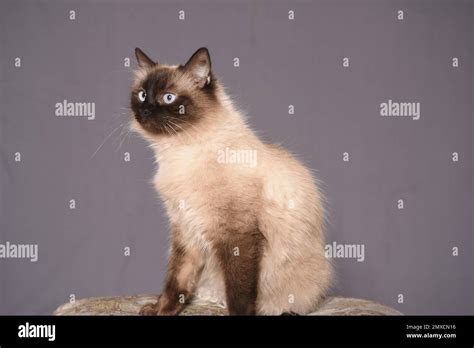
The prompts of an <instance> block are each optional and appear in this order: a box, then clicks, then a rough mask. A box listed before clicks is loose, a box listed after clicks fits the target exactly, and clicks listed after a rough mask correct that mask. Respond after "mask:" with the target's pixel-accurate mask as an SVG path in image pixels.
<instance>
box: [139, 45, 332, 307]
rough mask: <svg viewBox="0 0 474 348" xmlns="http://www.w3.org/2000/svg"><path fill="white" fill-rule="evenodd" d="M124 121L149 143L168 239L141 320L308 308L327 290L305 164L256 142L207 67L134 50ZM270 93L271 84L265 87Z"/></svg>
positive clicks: (197, 58)
mask: <svg viewBox="0 0 474 348" xmlns="http://www.w3.org/2000/svg"><path fill="white" fill-rule="evenodd" d="M135 54H136V58H137V61H138V68H137V69H136V71H135V78H134V82H133V86H132V92H131V110H132V112H133V117H132V121H131V128H132V129H133V130H135V131H137V132H138V133H140V134H141V135H142V136H143V137H144V138H145V139H146V140H148V141H149V143H150V145H151V148H152V149H153V151H154V153H155V156H156V160H157V163H158V164H159V168H158V170H157V173H156V175H155V177H154V180H153V182H154V186H155V188H156V190H157V191H158V193H159V195H160V197H161V199H162V200H163V202H164V205H165V207H166V211H167V215H168V217H169V224H170V228H171V243H170V244H171V245H170V257H169V264H168V271H167V275H166V281H165V284H164V289H163V291H162V293H161V295H160V296H159V297H158V299H157V302H156V303H154V304H148V305H145V306H143V307H142V308H141V310H140V314H141V315H177V314H179V312H180V311H181V310H182V309H183V307H184V306H185V305H186V304H187V303H190V302H191V301H195V302H196V301H197V302H205V301H211V302H213V303H216V304H218V305H220V306H224V307H226V308H227V309H228V312H229V314H230V315H256V314H257V315H281V314H290V313H291V314H307V313H309V312H311V311H313V310H314V309H315V307H317V305H318V303H319V302H320V301H321V300H322V299H323V297H324V296H325V294H326V292H327V291H328V289H329V287H330V285H331V279H332V267H331V264H330V262H329V261H328V260H327V259H326V257H325V253H324V236H323V229H324V220H325V212H324V208H323V197H322V194H321V192H320V190H319V188H318V185H317V184H316V181H315V179H314V178H313V177H312V175H311V173H310V171H309V170H308V169H307V168H305V167H304V166H303V165H302V164H301V163H300V162H298V161H297V160H296V159H295V158H294V157H293V156H292V155H291V154H290V153H288V152H287V151H285V150H284V149H283V148H281V147H279V146H277V145H271V144H266V143H264V142H262V141H261V140H260V139H259V138H258V137H257V136H256V135H255V134H254V132H253V131H252V130H251V129H250V128H249V126H248V125H247V123H246V121H245V118H244V116H243V115H242V114H241V113H240V112H239V111H238V110H237V109H236V107H234V105H233V103H232V101H231V100H230V99H229V97H228V96H227V95H226V93H225V91H224V89H223V87H222V85H221V84H220V83H219V81H218V79H217V78H216V76H215V75H214V74H213V72H212V70H211V59H210V56H209V52H208V50H207V49H206V48H200V49H198V50H197V51H196V52H195V53H194V54H193V55H192V56H191V58H190V59H189V60H188V62H187V63H186V64H184V65H173V66H171V65H164V64H160V63H158V62H155V61H153V60H152V59H150V58H149V57H148V56H147V55H146V54H145V53H144V52H143V51H141V50H140V49H139V48H137V49H135ZM269 88H271V86H269Z"/></svg>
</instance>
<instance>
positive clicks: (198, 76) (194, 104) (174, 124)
mask: <svg viewBox="0 0 474 348" xmlns="http://www.w3.org/2000/svg"><path fill="white" fill-rule="evenodd" d="M135 55H136V57H137V62H138V66H139V69H143V70H144V71H145V72H146V76H145V77H144V78H143V80H142V81H141V83H140V84H139V85H138V86H136V87H134V89H133V90H132V93H131V99H130V105H131V109H132V111H133V114H134V116H135V119H136V120H137V122H138V123H139V124H140V126H141V127H142V128H143V129H144V130H146V131H148V132H150V133H152V134H164V135H169V136H172V135H174V134H177V133H179V132H182V131H185V130H186V129H187V128H189V127H192V126H193V125H195V124H196V123H197V122H199V120H200V119H202V118H203V116H204V114H205V113H206V111H207V110H209V108H210V107H212V106H213V104H215V103H216V102H217V98H216V95H215V93H216V83H217V81H216V80H215V79H214V77H213V76H212V72H211V59H210V57H209V52H208V50H207V49H206V48H200V49H199V50H197V51H196V52H195V53H194V54H193V55H192V56H191V58H190V59H189V61H188V62H187V63H186V64H185V65H180V66H177V67H172V66H165V65H160V64H159V63H157V62H154V61H153V60H152V59H150V58H149V57H148V56H147V55H146V54H145V53H144V52H143V51H142V50H140V49H139V48H137V49H135Z"/></svg>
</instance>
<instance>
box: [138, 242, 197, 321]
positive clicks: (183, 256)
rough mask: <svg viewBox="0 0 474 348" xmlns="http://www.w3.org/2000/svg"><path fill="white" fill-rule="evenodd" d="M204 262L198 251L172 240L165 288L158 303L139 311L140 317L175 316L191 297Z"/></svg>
mask: <svg viewBox="0 0 474 348" xmlns="http://www.w3.org/2000/svg"><path fill="white" fill-rule="evenodd" d="M203 265H204V260H203V256H202V253H201V252H200V250H198V249H197V248H196V249H190V248H189V247H185V246H184V243H180V242H179V241H178V240H176V239H174V240H173V242H172V246H171V255H170V259H169V263H168V272H167V275H166V281H165V286H164V290H163V292H162V294H161V295H160V296H159V298H158V301H157V302H156V303H154V304H147V305H145V306H143V307H142V308H141V309H140V313H139V314H140V315H177V314H179V312H180V311H181V310H182V309H183V308H184V306H185V304H186V303H187V301H188V300H189V299H190V297H191V296H192V295H193V291H194V288H195V286H196V283H197V282H198V280H199V276H200V274H201V272H202V269H203Z"/></svg>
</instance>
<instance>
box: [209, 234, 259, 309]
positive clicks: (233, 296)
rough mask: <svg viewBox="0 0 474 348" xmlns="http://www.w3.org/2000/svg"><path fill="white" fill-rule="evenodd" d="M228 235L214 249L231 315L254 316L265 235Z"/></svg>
mask: <svg viewBox="0 0 474 348" xmlns="http://www.w3.org/2000/svg"><path fill="white" fill-rule="evenodd" d="M227 232H228V233H225V234H224V235H225V239H223V240H220V241H219V242H217V243H215V249H216V255H217V257H218V259H219V262H220V264H221V267H222V271H223V274H224V282H225V291H226V301H227V307H228V309H229V314H230V315H255V314H256V305H257V304H256V301H257V294H258V278H259V272H260V266H259V265H260V259H261V256H262V241H263V236H262V235H261V233H260V231H258V230H254V231H251V232H248V233H239V232H237V231H227Z"/></svg>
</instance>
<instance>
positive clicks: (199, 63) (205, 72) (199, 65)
mask: <svg viewBox="0 0 474 348" xmlns="http://www.w3.org/2000/svg"><path fill="white" fill-rule="evenodd" d="M184 68H185V69H186V71H187V72H188V73H189V74H191V75H192V77H193V79H194V81H195V82H196V84H197V85H198V87H199V88H202V87H204V86H205V85H206V84H208V83H209V82H210V78H211V57H210V56H209V51H208V50H207V48H206V47H201V48H200V49H198V50H197V51H196V52H195V53H194V54H193V55H192V56H191V58H189V60H188V62H187V63H186V64H185V65H184Z"/></svg>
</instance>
